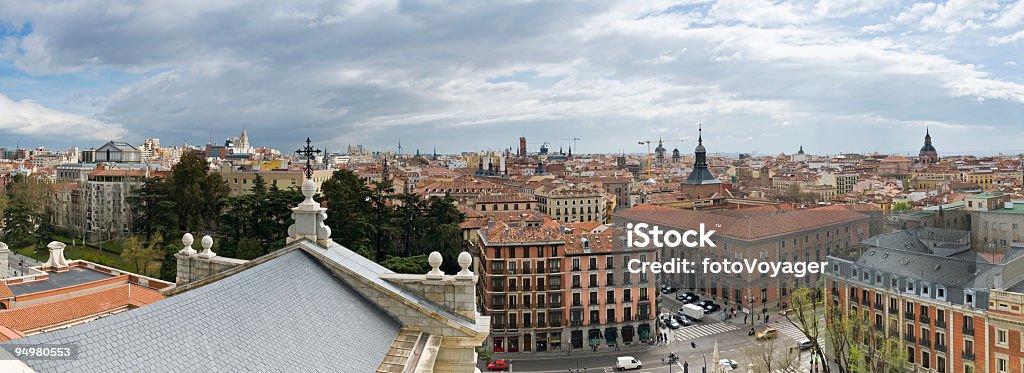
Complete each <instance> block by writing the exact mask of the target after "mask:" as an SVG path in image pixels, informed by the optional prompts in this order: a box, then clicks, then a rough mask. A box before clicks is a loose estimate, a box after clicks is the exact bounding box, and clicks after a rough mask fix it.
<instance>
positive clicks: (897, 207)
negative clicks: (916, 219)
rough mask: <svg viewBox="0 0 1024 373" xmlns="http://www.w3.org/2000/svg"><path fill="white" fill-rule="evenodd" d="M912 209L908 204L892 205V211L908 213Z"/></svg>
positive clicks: (897, 203) (898, 203)
mask: <svg viewBox="0 0 1024 373" xmlns="http://www.w3.org/2000/svg"><path fill="white" fill-rule="evenodd" d="M912 209H913V207H911V206H910V204H909V203H906V202H896V203H894V204H893V205H892V211H908V210H912Z"/></svg>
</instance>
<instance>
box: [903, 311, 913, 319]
mask: <svg viewBox="0 0 1024 373" xmlns="http://www.w3.org/2000/svg"><path fill="white" fill-rule="evenodd" d="M903 318H904V319H907V320H914V313H913V312H904V313H903Z"/></svg>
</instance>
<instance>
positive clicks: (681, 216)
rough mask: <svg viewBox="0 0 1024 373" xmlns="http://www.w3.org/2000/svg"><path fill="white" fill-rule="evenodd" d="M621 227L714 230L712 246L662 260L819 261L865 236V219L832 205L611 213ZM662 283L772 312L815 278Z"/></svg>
mask: <svg viewBox="0 0 1024 373" xmlns="http://www.w3.org/2000/svg"><path fill="white" fill-rule="evenodd" d="M615 221H616V222H617V223H619V224H620V225H621V226H627V224H630V223H634V224H635V223H647V224H649V225H652V226H653V225H657V226H659V227H660V228H661V229H662V230H667V229H673V230H677V231H679V232H683V231H686V230H699V229H700V226H701V224H703V225H704V226H705V227H706V229H709V230H715V233H714V235H713V236H712V240H713V241H714V243H715V246H714V247H695V248H687V247H685V246H682V245H680V247H678V248H671V247H665V248H662V249H661V252H660V255H661V256H662V257H663V258H677V259H679V260H682V259H687V260H689V261H691V262H698V263H699V262H701V261H702V260H703V259H704V258H708V259H710V260H711V261H717V262H720V261H723V260H739V261H742V260H744V259H750V260H753V259H757V260H760V261H767V262H777V261H786V262H823V261H825V258H826V257H827V256H828V255H832V254H833V253H836V252H848V251H850V250H852V249H853V247H854V246H855V245H856V244H857V243H858V242H860V241H861V240H864V239H866V238H868V232H869V217H868V216H867V215H864V214H861V213H859V212H856V211H853V210H850V209H846V208H843V207H842V206H833V207H828V208H817V209H808V210H797V211H779V210H776V209H756V208H752V209H742V210H720V211H693V210H680V209H673V208H666V207H659V206H650V205H645V206H639V207H634V208H631V209H628V210H623V211H620V212H618V213H616V214H615ZM663 276H664V277H663V278H662V279H661V281H663V282H664V283H665V284H672V285H676V286H679V287H680V288H685V289H690V290H694V291H699V292H702V293H703V294H704V296H705V297H707V298H710V299H712V300H714V301H716V302H719V303H724V304H725V305H726V307H729V306H739V307H740V308H743V309H748V310H762V309H777V308H780V307H782V306H783V305H784V304H785V303H787V299H786V297H787V296H788V295H789V294H790V291H789V289H790V288H791V287H792V286H810V285H812V284H816V283H818V281H819V279H820V278H819V276H820V275H818V274H814V275H808V276H805V277H803V278H796V277H793V276H792V275H785V274H781V275H779V276H776V277H771V276H767V275H761V274H760V273H756V274H745V273H741V274H738V275H737V274H724V273H721V274H700V275H697V274H666V275H663Z"/></svg>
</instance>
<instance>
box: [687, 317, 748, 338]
mask: <svg viewBox="0 0 1024 373" xmlns="http://www.w3.org/2000/svg"><path fill="white" fill-rule="evenodd" d="M733 330H739V328H738V327H737V326H736V325H733V324H732V323H728V322H716V323H710V324H700V323H698V324H696V325H691V326H684V327H682V328H679V329H677V330H676V340H678V341H687V340H691V339H695V338H700V337H706V336H709V335H714V334H719V333H725V332H731V331H733Z"/></svg>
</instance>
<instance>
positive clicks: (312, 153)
mask: <svg viewBox="0 0 1024 373" xmlns="http://www.w3.org/2000/svg"><path fill="white" fill-rule="evenodd" d="M295 152H296V153H298V154H299V155H301V156H303V157H305V158H306V178H307V179H312V178H313V160H314V159H316V157H317V155H319V154H320V149H315V148H313V146H312V141H310V140H309V138H308V137H307V138H306V146H305V147H303V148H302V149H299V150H296V151H295Z"/></svg>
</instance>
